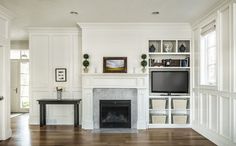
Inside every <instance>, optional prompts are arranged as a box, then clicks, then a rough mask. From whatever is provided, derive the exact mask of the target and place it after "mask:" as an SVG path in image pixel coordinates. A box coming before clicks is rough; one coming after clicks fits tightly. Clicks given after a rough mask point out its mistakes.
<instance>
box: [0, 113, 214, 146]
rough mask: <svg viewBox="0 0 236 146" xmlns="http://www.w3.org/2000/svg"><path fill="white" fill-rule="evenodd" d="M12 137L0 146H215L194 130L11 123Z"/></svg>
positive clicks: (22, 118) (20, 119)
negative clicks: (97, 130)
mask: <svg viewBox="0 0 236 146" xmlns="http://www.w3.org/2000/svg"><path fill="white" fill-rule="evenodd" d="M12 130H13V136H12V138H10V139H9V140H6V141H3V142H0V145H1V146H75V145H76V146H215V145H214V144H213V143H212V142H210V141H209V140H207V139H206V138H204V137H203V136H201V135H199V134H198V133H197V132H195V131H193V130H192V129H149V130H142V131H139V133H137V134H94V133H91V131H86V130H81V129H80V128H74V127H73V126H46V127H43V128H40V127H39V126H28V115H27V114H24V115H22V116H18V117H15V118H13V119H12Z"/></svg>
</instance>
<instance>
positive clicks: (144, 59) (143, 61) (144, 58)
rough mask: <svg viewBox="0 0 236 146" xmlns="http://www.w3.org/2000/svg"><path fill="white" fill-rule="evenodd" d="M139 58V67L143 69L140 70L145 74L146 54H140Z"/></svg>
mask: <svg viewBox="0 0 236 146" xmlns="http://www.w3.org/2000/svg"><path fill="white" fill-rule="evenodd" d="M141 58H142V59H143V60H142V61H141V66H142V67H143V68H142V72H143V73H145V72H146V68H145V67H146V66H147V61H146V59H147V55H146V54H142V55H141Z"/></svg>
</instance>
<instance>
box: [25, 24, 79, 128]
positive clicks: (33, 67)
mask: <svg viewBox="0 0 236 146" xmlns="http://www.w3.org/2000/svg"><path fill="white" fill-rule="evenodd" d="M29 31H30V37H29V45H30V46H29V47H30V53H31V59H30V72H31V78H30V82H31V92H30V93H31V94H30V98H31V100H30V123H31V124H38V123H39V105H38V102H37V100H38V99H48V98H54V99H56V86H62V87H63V88H64V89H65V91H64V92H63V97H62V98H64V99H80V98H81V52H82V50H81V34H80V32H79V29H78V28H30V29H29ZM56 68H66V69H67V82H55V69H56ZM73 112H74V110H73V107H72V105H49V106H48V108H47V124H73V120H74V119H73Z"/></svg>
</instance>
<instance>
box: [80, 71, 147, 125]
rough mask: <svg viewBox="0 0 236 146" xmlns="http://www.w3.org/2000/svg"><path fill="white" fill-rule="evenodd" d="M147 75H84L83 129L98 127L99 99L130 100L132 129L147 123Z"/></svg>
mask: <svg viewBox="0 0 236 146" xmlns="http://www.w3.org/2000/svg"><path fill="white" fill-rule="evenodd" d="M147 97H148V75H147V74H117V73H116V74H83V76H82V128H83V129H98V128H99V100H101V99H105V100H131V106H132V107H131V128H132V129H146V128H147V124H148V98H147Z"/></svg>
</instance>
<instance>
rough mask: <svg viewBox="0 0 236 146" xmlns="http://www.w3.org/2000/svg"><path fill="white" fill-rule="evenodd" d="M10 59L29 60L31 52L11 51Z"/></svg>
mask: <svg viewBox="0 0 236 146" xmlns="http://www.w3.org/2000/svg"><path fill="white" fill-rule="evenodd" d="M10 59H29V50H11V52H10Z"/></svg>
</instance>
